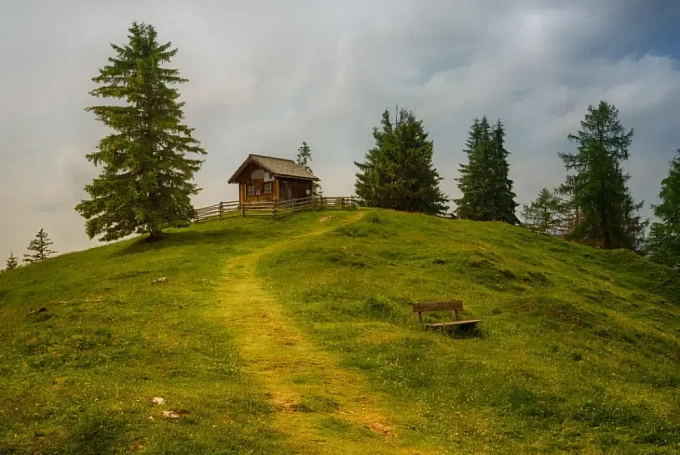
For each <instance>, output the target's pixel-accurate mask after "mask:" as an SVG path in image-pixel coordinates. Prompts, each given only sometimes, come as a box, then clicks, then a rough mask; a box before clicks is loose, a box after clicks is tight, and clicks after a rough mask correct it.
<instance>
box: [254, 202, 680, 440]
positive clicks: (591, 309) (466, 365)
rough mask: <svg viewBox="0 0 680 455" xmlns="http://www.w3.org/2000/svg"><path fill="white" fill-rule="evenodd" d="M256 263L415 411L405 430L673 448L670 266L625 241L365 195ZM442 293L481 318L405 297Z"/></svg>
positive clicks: (342, 350) (678, 300)
mask: <svg viewBox="0 0 680 455" xmlns="http://www.w3.org/2000/svg"><path fill="white" fill-rule="evenodd" d="M259 271H260V273H261V274H262V275H264V277H265V278H266V279H267V280H268V281H269V282H270V284H271V287H272V288H273V289H276V290H279V291H283V293H284V295H285V298H286V305H287V306H286V307H287V309H288V311H289V314H290V317H291V318H292V319H294V320H296V321H298V323H299V324H300V326H301V327H303V328H304V330H305V331H307V332H308V333H310V334H312V335H313V337H314V339H315V340H316V341H317V342H318V343H319V344H320V345H322V346H323V347H324V348H325V349H327V350H330V351H332V352H334V353H336V354H337V355H339V356H340V358H341V359H342V366H343V367H345V368H348V369H356V370H359V371H361V372H362V373H363V374H365V375H366V376H367V377H368V378H369V380H370V383H371V385H372V387H373V388H374V389H375V390H378V391H382V392H385V393H387V395H388V396H389V397H390V403H389V404H390V407H392V408H395V409H399V410H400V412H401V413H404V414H405V415H409V416H411V417H412V421H413V431H412V434H411V437H412V438H414V439H415V438H427V439H429V440H430V441H432V442H433V443H435V444H436V443H440V444H442V445H449V447H450V448H451V450H452V451H453V453H457V452H468V451H469V452H477V451H479V452H486V451H489V452H491V451H494V452H499V453H520V452H521V453H587V452H592V453H600V452H606V451H609V452H607V453H678V451H679V450H680V406H679V404H680V398H679V388H680V368H679V366H680V317H679V316H680V307H679V304H680V279H679V278H678V275H677V274H675V273H674V272H672V271H670V270H669V269H665V268H661V267H657V266H655V265H652V264H650V263H648V262H647V261H645V260H643V259H641V258H639V257H637V256H636V255H634V254H633V253H629V252H625V251H597V250H593V249H590V248H587V247H582V246H577V245H573V244H569V243H566V242H563V241H561V240H558V239H554V238H550V237H546V236H542V235H538V234H532V233H530V232H528V231H526V230H523V229H520V228H515V227H511V226H507V225H504V224H500V223H486V224H482V223H473V222H466V221H451V220H441V219H437V218H434V217H427V216H420V215H413V214H399V213H394V212H388V211H371V212H369V213H367V214H366V216H364V218H363V219H362V220H360V221H358V222H357V223H353V224H350V225H345V226H343V227H340V228H338V229H336V230H335V231H333V232H331V233H329V234H327V235H326V236H325V237H324V238H323V239H314V240H311V241H309V242H307V243H306V244H300V245H298V246H297V248H295V249H291V250H286V251H281V252H280V253H278V254H276V255H272V256H268V257H267V258H266V260H264V261H262V262H261V264H260V269H259ZM451 298H460V299H462V300H463V301H464V303H465V308H466V310H467V311H466V313H465V314H466V317H467V318H479V319H482V321H483V322H482V323H481V324H480V329H479V331H477V332H470V331H461V330H453V331H450V332H440V333H427V332H424V331H422V330H421V329H420V328H419V327H418V326H417V324H416V323H415V320H414V317H413V314H412V312H411V308H410V305H409V303H410V302H412V301H419V300H420V301H422V300H437V299H451ZM447 317H449V316H448V315H447V314H446V313H444V314H442V315H441V316H440V317H439V318H437V317H432V320H437V319H442V320H444V319H446V318H447Z"/></svg>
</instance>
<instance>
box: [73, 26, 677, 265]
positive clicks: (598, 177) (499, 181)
mask: <svg viewBox="0 0 680 455" xmlns="http://www.w3.org/2000/svg"><path fill="white" fill-rule="evenodd" d="M112 48H113V50H114V56H113V57H111V58H109V61H108V65H106V66H104V67H103V68H101V69H100V70H99V75H98V76H96V77H95V78H94V79H93V81H94V82H95V83H96V84H98V87H97V88H95V89H94V90H92V91H91V94H92V95H94V96H96V97H100V98H106V99H111V98H112V99H114V100H115V101H116V102H115V103H113V105H98V106H93V107H90V108H88V109H87V110H88V111H90V112H93V113H94V114H95V116H96V118H97V119H98V120H99V121H101V122H103V123H104V124H105V125H107V126H108V127H110V128H111V129H112V130H113V133H112V134H110V135H108V136H106V137H104V138H103V139H101V141H100V142H99V145H98V148H97V151H95V152H93V153H91V154H89V155H87V158H88V159H89V160H90V161H91V162H93V164H94V165H95V166H102V168H103V169H102V172H101V174H100V175H99V177H97V178H95V179H94V180H93V181H92V183H91V184H89V185H87V186H86V187H85V190H86V191H87V193H89V195H90V199H88V200H83V201H82V202H81V203H80V204H78V205H77V207H76V210H77V211H78V212H80V213H81V215H82V216H83V217H84V218H85V219H86V232H87V234H88V236H89V237H90V238H93V237H95V236H99V239H100V240H102V241H107V240H116V239H119V238H122V237H125V236H127V235H130V234H134V233H147V234H148V239H149V240H151V241H156V240H159V239H161V238H162V236H163V229H165V228H167V227H182V226H186V225H188V224H189V222H190V220H191V219H192V218H193V217H194V216H195V210H194V208H193V206H192V204H191V200H190V199H191V196H192V195H194V194H196V193H198V191H199V188H197V186H196V185H195V184H194V183H192V180H193V176H194V174H195V173H196V172H197V171H198V170H199V169H200V166H201V164H202V161H201V160H199V159H197V158H192V157H191V156H200V155H203V154H205V153H206V152H205V150H204V149H203V148H201V147H200V144H199V142H198V141H197V140H196V139H194V137H193V136H192V133H193V129H192V128H190V127H188V126H187V125H185V124H184V123H183V119H184V113H183V106H184V103H183V102H180V101H179V96H180V95H179V92H178V91H177V89H176V88H174V87H173V86H174V85H176V84H180V83H183V82H186V79H183V78H181V77H180V75H179V72H178V70H176V69H170V68H166V67H165V66H164V64H166V63H169V62H170V61H171V59H172V58H173V57H174V56H175V55H176V53H177V49H176V48H172V45H171V43H169V42H168V43H165V44H160V43H159V42H158V40H157V33H156V30H155V29H154V28H153V26H151V25H146V24H139V23H133V25H132V27H131V28H130V29H129V35H128V43H127V44H125V45H123V46H118V45H115V44H113V45H112ZM505 134H506V132H505V126H504V125H503V123H502V122H501V120H500V119H499V120H497V121H496V122H495V123H494V124H491V123H490V122H489V120H488V118H487V117H486V116H482V117H481V118H476V119H473V122H472V126H471V128H470V131H469V135H468V139H467V141H466V143H465V148H464V149H463V151H464V153H465V155H466V159H467V160H466V162H465V163H461V164H460V176H459V178H458V179H457V185H458V188H459V189H460V191H461V197H460V198H458V199H456V200H454V201H452V202H454V203H455V204H456V209H455V211H454V213H455V216H456V217H458V218H463V219H469V220H476V221H502V222H506V223H510V224H521V222H520V220H519V219H518V218H517V216H516V214H515V211H516V209H517V207H518V204H517V202H516V195H515V193H514V191H513V181H512V179H510V166H509V164H508V157H509V155H510V152H509V151H508V150H507V148H506V145H505ZM373 138H374V140H375V145H374V146H373V147H372V148H371V149H370V150H368V151H367V153H366V154H365V157H364V160H363V161H362V162H355V165H356V166H357V168H358V171H357V173H356V183H355V190H356V194H357V196H358V197H359V198H361V199H362V200H363V201H364V203H365V204H366V205H368V206H372V207H384V208H391V209H396V210H405V211H411V212H422V213H428V214H443V213H446V212H448V210H449V205H448V203H449V202H450V201H449V199H448V198H447V197H446V196H445V195H444V193H443V192H442V191H441V189H440V187H439V184H440V182H441V181H442V177H441V176H440V175H439V173H438V171H437V170H436V169H435V167H434V164H433V154H434V143H433V141H432V140H430V139H429V137H428V133H427V132H426V131H425V128H424V126H423V122H422V120H418V119H417V118H416V117H415V115H414V114H413V112H411V111H409V110H407V109H398V110H397V112H396V115H395V118H391V116H390V112H389V111H388V110H385V112H383V114H382V119H381V122H380V126H379V127H376V128H374V129H373ZM569 139H571V140H572V141H573V142H574V144H575V146H576V150H575V152H574V153H559V154H558V156H559V158H560V159H561V160H562V162H563V163H564V166H565V169H566V171H567V175H566V177H565V180H564V182H563V183H562V184H561V185H559V186H558V187H557V188H555V189H548V188H544V189H542V190H541V192H540V193H539V195H538V197H537V199H536V200H534V201H532V202H531V203H530V204H529V205H525V206H523V208H522V211H521V212H522V215H523V218H524V221H523V224H525V225H527V226H528V227H530V228H531V229H534V230H537V231H540V232H543V233H546V234H556V235H562V236H565V237H567V238H570V239H574V240H579V241H583V242H585V243H589V244H592V245H596V246H600V247H602V248H608V249H609V248H628V249H632V250H635V251H639V252H642V251H645V252H647V253H648V254H649V256H650V257H651V258H652V259H654V260H656V261H659V262H662V263H664V264H668V265H670V266H673V267H679V266H680V259H679V258H680V215H678V213H680V152H679V154H678V157H676V158H675V159H674V161H673V162H672V163H671V171H670V173H669V176H668V178H666V179H665V180H664V181H663V186H662V191H661V194H660V196H661V200H662V202H661V204H659V205H658V206H654V212H655V215H656V216H657V218H659V221H657V222H655V223H654V224H652V226H651V230H650V235H649V238H648V239H647V241H645V239H644V233H645V231H646V228H647V226H648V221H646V220H642V219H641V218H640V216H639V210H640V208H641V207H642V202H639V203H638V202H636V201H635V200H634V199H633V198H632V196H631V194H630V191H629V189H628V186H627V182H628V180H629V178H630V176H629V175H628V174H627V173H625V172H624V171H623V164H624V163H625V162H626V161H627V160H628V158H629V151H628V148H629V146H630V144H631V142H632V139H633V130H632V129H631V130H626V129H624V127H623V126H622V125H621V123H620V121H619V112H618V110H617V109H616V108H615V107H614V106H613V105H611V104H609V103H607V102H605V101H602V102H600V103H599V105H597V106H596V107H594V106H589V107H588V110H587V112H586V115H585V117H584V119H583V121H582V122H581V128H580V129H579V130H578V131H577V132H576V133H575V134H571V135H569ZM311 161H312V157H311V149H310V147H309V145H308V144H307V143H306V142H303V143H302V146H301V147H300V148H299V149H298V155H297V162H298V164H300V165H301V166H302V167H304V168H305V169H308V170H310V171H311V168H310V163H311ZM321 194H322V192H321V188H320V187H319V186H318V184H316V183H315V186H314V195H315V196H317V197H319V196H320V195H321Z"/></svg>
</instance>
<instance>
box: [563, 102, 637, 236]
mask: <svg viewBox="0 0 680 455" xmlns="http://www.w3.org/2000/svg"><path fill="white" fill-rule="evenodd" d="M569 139H571V140H573V141H574V142H576V144H577V146H578V151H577V153H575V154H569V153H560V154H559V156H560V158H561V159H562V161H564V165H565V168H566V169H567V171H575V173H574V174H571V175H568V176H567V179H566V182H565V183H564V184H563V185H562V186H561V188H560V191H561V192H562V193H563V194H565V195H567V196H568V197H569V198H570V200H569V204H570V206H571V207H573V209H574V210H576V212H577V213H578V214H579V219H578V223H577V225H576V226H575V229H574V232H572V236H573V237H575V238H579V239H584V240H590V241H594V242H596V243H601V244H602V245H603V246H604V248H607V249H610V248H629V249H635V248H636V247H637V246H639V244H640V241H641V234H642V231H643V229H644V222H641V221H640V218H639V216H637V211H638V210H639V209H640V208H641V207H642V203H635V201H634V200H633V198H632V196H631V195H630V192H629V190H628V188H627V186H626V182H627V180H628V179H629V178H630V176H629V175H627V174H624V173H623V170H622V168H621V163H622V162H623V161H626V160H627V159H628V157H629V153H628V147H629V146H630V144H631V142H632V140H633V130H632V129H631V130H629V131H628V132H626V131H625V130H624V128H623V126H621V123H620V121H619V111H618V110H617V109H616V108H615V107H614V106H613V105H611V104H609V103H607V102H605V101H601V102H600V104H599V105H598V106H597V108H595V107H593V106H588V112H587V113H586V116H585V118H584V120H583V121H581V129H580V130H579V131H578V133H577V134H571V135H569Z"/></svg>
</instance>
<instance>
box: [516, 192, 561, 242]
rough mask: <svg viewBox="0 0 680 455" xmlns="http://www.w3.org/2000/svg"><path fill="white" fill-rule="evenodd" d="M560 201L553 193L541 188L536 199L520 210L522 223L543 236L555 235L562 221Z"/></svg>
mask: <svg viewBox="0 0 680 455" xmlns="http://www.w3.org/2000/svg"><path fill="white" fill-rule="evenodd" d="M561 212H562V201H561V199H560V198H559V197H558V196H557V195H556V194H555V193H554V192H553V191H550V190H549V189H547V188H543V189H542V190H541V191H540V192H539V193H538V197H537V198H536V199H535V200H534V201H532V202H531V204H530V205H525V206H524V208H523V210H522V216H523V218H524V223H525V224H526V225H527V226H529V227H530V228H531V229H533V230H535V231H538V232H542V233H544V234H552V233H556V232H557V230H558V229H559V225H560V224H561V222H562V220H561V217H560V214H561Z"/></svg>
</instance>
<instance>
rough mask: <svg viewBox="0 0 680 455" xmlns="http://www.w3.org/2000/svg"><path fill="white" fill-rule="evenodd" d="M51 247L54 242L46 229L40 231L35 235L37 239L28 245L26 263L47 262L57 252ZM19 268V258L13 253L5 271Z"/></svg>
mask: <svg viewBox="0 0 680 455" xmlns="http://www.w3.org/2000/svg"><path fill="white" fill-rule="evenodd" d="M51 245H52V241H51V240H50V238H49V236H48V235H47V232H45V230H44V229H40V230H39V231H38V233H37V234H36V235H35V238H34V239H33V240H31V242H30V243H29V244H28V251H29V254H24V262H25V263H27V264H35V263H37V262H43V261H46V260H47V258H49V257H50V256H52V255H53V254H55V253H56V251H53V250H52V249H50V246H51ZM17 267H19V258H17V257H16V256H15V255H14V252H13V251H11V252H10V254H9V257H8V258H7V261H5V270H14V269H16V268H17Z"/></svg>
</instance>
